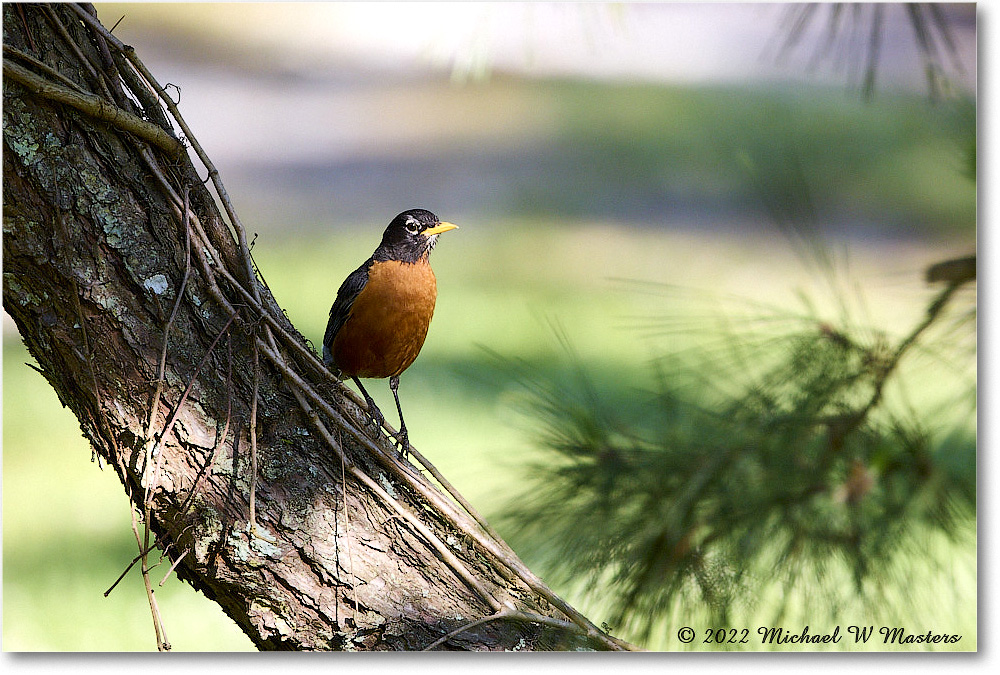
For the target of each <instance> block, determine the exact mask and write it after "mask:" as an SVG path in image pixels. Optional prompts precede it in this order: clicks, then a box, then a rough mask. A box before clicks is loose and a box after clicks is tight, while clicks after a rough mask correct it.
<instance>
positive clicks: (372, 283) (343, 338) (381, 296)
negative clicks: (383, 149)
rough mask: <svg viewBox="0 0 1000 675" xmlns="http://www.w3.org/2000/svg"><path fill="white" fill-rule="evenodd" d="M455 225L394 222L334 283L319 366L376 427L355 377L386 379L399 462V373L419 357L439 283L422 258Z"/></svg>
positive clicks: (378, 419)
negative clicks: (335, 374) (347, 384)
mask: <svg viewBox="0 0 1000 675" xmlns="http://www.w3.org/2000/svg"><path fill="white" fill-rule="evenodd" d="M457 227H458V226H457V225H452V224H451V223H443V222H441V220H439V219H438V217H437V216H435V215H434V214H433V213H431V212H430V211H425V210H424V209H412V210H410V211H404V212H403V213H400V214H399V215H398V216H396V217H395V218H393V219H392V222H391V223H389V226H388V227H387V228H385V232H384V233H383V234H382V243H380V244H379V245H378V248H376V249H375V253H373V254H372V256H371V257H370V258H368V260H366V261H364V262H363V263H362V264H361V266H360V267H359V268H358V269H356V270H354V271H353V272H351V274H350V275H349V276H348V277H347V279H345V280H344V283H343V284H341V285H340V290H338V291H337V299H336V300H335V301H334V302H333V307H331V308H330V321H329V323H327V325H326V334H325V335H324V336H323V362H324V363H325V364H326V365H327V367H329V368H331V369H335V370H337V371H339V372H340V375H341V377H350V378H351V379H352V380H354V383H355V384H357V385H358V388H359V389H360V390H361V393H362V394H363V395H364V397H365V402H367V404H368V412H369V414H370V415H371V417H372V423H373V424H374V425H375V426H376V428H378V427H380V426H381V425H382V421H383V419H384V418H383V417H382V413H381V412H380V411H379V409H378V408H377V407H376V406H375V401H373V400H372V397H371V396H369V395H368V392H367V391H365V388H364V386H363V385H362V384H361V381H360V379H359V378H362V377H365V378H368V377H376V378H383V377H388V378H389V389H391V390H392V396H393V398H394V399H395V400H396V410H397V411H398V412H399V433H398V434H397V435H396V441H397V442H398V443H399V454H400V456H401V457H404V456H405V455H406V453H407V452H409V448H410V443H409V438H408V436H407V433H406V422H404V421H403V409H402V407H400V405H399V376H400V374H401V373H402V372H403V371H404V370H406V369H407V368H409V367H410V364H411V363H413V361H414V360H415V359H416V358H417V354H419V353H420V348H421V347H422V346H423V344H424V338H425V337H426V336H427V328H428V326H430V323H431V317H432V316H433V315H434V303H435V302H436V300H437V279H436V278H435V277H434V272H433V271H432V270H431V266H430V263H429V262H428V257H429V256H430V253H431V250H432V249H433V248H434V245H435V244H436V243H437V238H438V235H439V234H441V233H442V232H447V231H448V230H454V229H456V228H457Z"/></svg>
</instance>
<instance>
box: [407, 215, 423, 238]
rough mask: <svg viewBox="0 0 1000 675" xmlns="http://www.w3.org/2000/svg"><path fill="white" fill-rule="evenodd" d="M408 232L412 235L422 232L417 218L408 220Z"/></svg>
mask: <svg viewBox="0 0 1000 675" xmlns="http://www.w3.org/2000/svg"><path fill="white" fill-rule="evenodd" d="M406 231H407V232H409V233H410V234H416V233H417V232H419V231H420V223H419V222H417V219H416V218H407V219H406Z"/></svg>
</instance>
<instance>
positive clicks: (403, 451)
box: [393, 427, 410, 460]
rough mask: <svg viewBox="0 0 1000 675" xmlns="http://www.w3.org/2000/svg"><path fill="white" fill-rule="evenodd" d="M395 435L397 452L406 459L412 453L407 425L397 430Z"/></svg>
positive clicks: (401, 457)
mask: <svg viewBox="0 0 1000 675" xmlns="http://www.w3.org/2000/svg"><path fill="white" fill-rule="evenodd" d="M393 437H394V438H395V439H396V452H397V453H399V458H400V459H403V460H405V459H406V458H407V456H408V455H409V454H410V436H409V434H407V433H406V427H403V428H402V429H400V430H399V431H398V432H396V433H395V434H394V435H393Z"/></svg>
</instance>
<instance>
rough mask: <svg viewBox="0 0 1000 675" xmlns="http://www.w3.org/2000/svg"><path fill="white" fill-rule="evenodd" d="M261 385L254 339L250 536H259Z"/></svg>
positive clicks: (251, 408)
mask: <svg viewBox="0 0 1000 675" xmlns="http://www.w3.org/2000/svg"><path fill="white" fill-rule="evenodd" d="M259 387H260V356H259V352H258V349H257V339H256V338H255V339H254V341H253V398H252V399H251V402H250V536H251V537H254V536H257V398H258V389H259Z"/></svg>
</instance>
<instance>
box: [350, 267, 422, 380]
mask: <svg viewBox="0 0 1000 675" xmlns="http://www.w3.org/2000/svg"><path fill="white" fill-rule="evenodd" d="M436 301H437V279H435V277H434V272H433V271H432V270H431V266H430V265H429V264H428V263H427V261H426V259H425V260H423V261H419V262H416V263H403V262H399V261H395V260H389V261H383V262H377V261H376V262H374V263H372V266H371V269H369V271H368V282H367V283H366V284H365V287H364V288H363V289H362V290H361V292H360V293H359V294H358V297H357V298H356V299H355V300H354V303H353V305H352V306H351V311H350V315H349V316H348V318H347V321H345V322H344V325H343V326H342V327H341V329H340V330H339V331H338V332H337V335H336V337H335V338H334V340H333V346H332V349H331V353H332V355H333V360H334V363H336V365H337V367H338V368H340V370H341V372H342V373H343V374H344V375H346V376H348V377H392V376H394V375H399V374H400V373H402V372H403V371H404V370H406V369H407V368H409V367H410V364H412V363H413V361H414V360H415V359H416V358H417V354H419V353H420V348H421V347H422V346H423V344H424V338H426V337H427V328H428V327H429V326H430V323H431V317H433V316H434V304H435V302H436Z"/></svg>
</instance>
